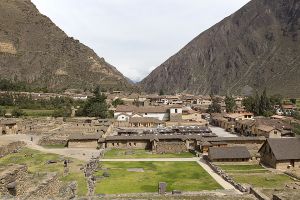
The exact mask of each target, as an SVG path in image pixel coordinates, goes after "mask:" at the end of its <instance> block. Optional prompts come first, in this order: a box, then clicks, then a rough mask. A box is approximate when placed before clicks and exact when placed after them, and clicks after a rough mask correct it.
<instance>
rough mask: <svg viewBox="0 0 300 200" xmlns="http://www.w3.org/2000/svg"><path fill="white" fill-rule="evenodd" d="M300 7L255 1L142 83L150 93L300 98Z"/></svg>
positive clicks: (283, 0)
mask: <svg viewBox="0 0 300 200" xmlns="http://www.w3.org/2000/svg"><path fill="white" fill-rule="evenodd" d="M299 16H300V2H299V1H298V0H276V1H274V0H252V1H251V2H249V3H248V4H247V5H245V6H244V7H243V8H241V9H240V10H239V11H237V12H236V13H234V14H233V15H231V16H229V17H227V18H225V19H224V20H223V21H221V22H219V23H218V24H216V25H214V26H213V27H211V28H210V29H208V30H207V31H205V32H203V33H202V34H200V35H199V36H198V37H196V38H195V39H193V40H192V41H191V42H190V43H189V44H188V45H186V46H185V47H184V48H183V49H182V50H180V51H179V52H178V53H177V54H175V55H174V56H172V57H171V58H169V59H168V60H167V61H166V62H164V63H163V64H162V65H161V66H159V67H158V68H156V69H155V70H154V71H152V72H151V73H150V74H149V75H148V76H147V77H146V78H145V79H144V80H143V81H142V82H141V83H140V85H141V87H143V88H144V90H145V91H147V92H158V91H160V90H161V89H162V90H164V91H165V92H182V91H185V92H191V93H198V94H211V93H213V94H221V95H222V94H227V93H231V94H243V93H244V92H245V90H247V91H248V90H249V89H250V90H251V89H253V90H254V91H255V90H256V89H258V90H262V89H264V88H265V87H266V88H267V89H268V93H271V94H272V93H273V94H274V93H279V94H282V95H286V96H299V95H300V87H299V84H300V79H299V77H300V60H299V59H300V57H299V55H300V38H299V35H300V30H299V29H300V28H299Z"/></svg>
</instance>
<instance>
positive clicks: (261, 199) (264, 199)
mask: <svg viewBox="0 0 300 200" xmlns="http://www.w3.org/2000/svg"><path fill="white" fill-rule="evenodd" d="M250 194H253V195H254V196H255V197H256V198H257V199H259V200H270V198H269V197H267V196H266V195H264V194H263V193H261V192H260V191H259V190H257V189H254V188H252V187H250Z"/></svg>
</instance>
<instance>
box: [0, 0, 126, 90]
mask: <svg viewBox="0 0 300 200" xmlns="http://www.w3.org/2000/svg"><path fill="white" fill-rule="evenodd" d="M0 78H1V79H9V80H13V81H15V82H19V81H24V82H26V83H27V84H29V85H31V86H36V87H48V88H50V89H63V88H82V89H85V88H91V87H94V86H96V85H100V86H101V87H102V88H106V89H119V90H121V89H123V90H127V89H131V88H132V83H130V82H129V81H128V80H127V78H126V77H124V76H123V75H122V74H121V73H120V72H119V71H118V70H117V69H116V68H115V67H113V66H112V65H110V64H109V63H107V62H106V61H105V60H104V58H101V57H99V56H97V54H96V53H95V52H94V51H93V50H92V49H90V48H89V47H87V46H85V45H83V44H81V43H80V42H79V41H78V40H75V39H74V38H71V37H68V36H67V35H66V34H65V33H64V32H63V31H62V30H61V29H60V28H58V27H57V26H56V25H55V24H54V23H53V22H52V21H51V20H50V19H49V18H48V17H46V16H44V15H42V14H40V13H39V11H38V10H37V8H36V7H35V6H34V4H33V3H31V1H30V0H1V1H0Z"/></svg>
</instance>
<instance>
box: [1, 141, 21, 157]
mask: <svg viewBox="0 0 300 200" xmlns="http://www.w3.org/2000/svg"><path fill="white" fill-rule="evenodd" d="M25 145H26V143H25V142H22V141H17V142H11V143H9V144H8V145H4V146H1V147H0V158H1V157H3V156H6V155H8V154H10V153H13V152H15V151H18V149H20V148H22V147H24V146H25Z"/></svg>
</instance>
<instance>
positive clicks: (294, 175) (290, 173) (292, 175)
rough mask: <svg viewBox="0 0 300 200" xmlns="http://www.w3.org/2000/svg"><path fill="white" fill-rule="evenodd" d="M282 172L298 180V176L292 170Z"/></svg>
mask: <svg viewBox="0 0 300 200" xmlns="http://www.w3.org/2000/svg"><path fill="white" fill-rule="evenodd" d="M284 173H285V174H286V175H288V176H290V177H293V178H295V179H298V180H300V177H299V176H297V175H296V174H294V173H293V172H284Z"/></svg>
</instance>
